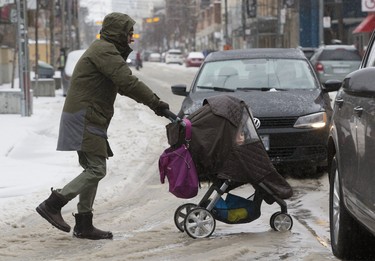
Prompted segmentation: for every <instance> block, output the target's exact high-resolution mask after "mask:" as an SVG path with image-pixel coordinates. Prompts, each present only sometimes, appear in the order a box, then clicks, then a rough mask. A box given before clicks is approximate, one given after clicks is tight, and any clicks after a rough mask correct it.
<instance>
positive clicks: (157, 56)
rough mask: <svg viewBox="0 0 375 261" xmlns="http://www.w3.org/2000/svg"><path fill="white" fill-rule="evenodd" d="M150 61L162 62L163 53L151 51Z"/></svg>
mask: <svg viewBox="0 0 375 261" xmlns="http://www.w3.org/2000/svg"><path fill="white" fill-rule="evenodd" d="M148 61H149V62H158V63H159V62H160V61H161V55H160V53H151V54H150V55H149V56H148Z"/></svg>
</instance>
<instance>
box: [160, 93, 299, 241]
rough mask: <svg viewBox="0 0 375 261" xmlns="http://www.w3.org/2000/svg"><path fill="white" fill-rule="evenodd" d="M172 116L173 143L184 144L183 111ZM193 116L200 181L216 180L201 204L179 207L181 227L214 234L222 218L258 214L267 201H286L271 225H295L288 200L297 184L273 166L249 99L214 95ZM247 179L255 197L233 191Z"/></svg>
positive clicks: (235, 220) (247, 218)
mask: <svg viewBox="0 0 375 261" xmlns="http://www.w3.org/2000/svg"><path fill="white" fill-rule="evenodd" d="M166 115H167V113H166ZM168 117H169V118H170V119H171V120H172V123H171V124H169V125H167V137H168V143H169V145H171V146H179V145H180V144H181V143H183V142H184V137H185V135H184V128H183V127H181V126H180V124H179V122H181V120H180V121H175V122H174V120H175V119H176V117H177V116H175V115H174V116H173V117H171V116H170V114H169V115H168ZM187 118H188V119H189V120H190V122H191V124H192V139H191V142H190V143H189V151H190V152H191V155H192V158H193V161H194V163H195V166H196V170H197V172H198V178H199V181H200V182H205V181H208V182H209V183H210V184H211V185H210V187H209V188H208V191H207V192H206V193H205V194H204V196H203V198H202V199H201V200H200V201H199V203H198V204H194V203H186V204H183V205H180V206H179V207H178V208H177V209H176V211H175V214H174V221H175V225H176V227H177V228H178V230H180V231H181V232H186V233H187V234H188V235H189V236H190V237H192V238H204V237H209V236H211V234H212V233H213V232H214V230H215V227H216V221H220V222H224V223H227V224H240V223H250V222H252V221H254V220H256V219H258V218H259V217H260V216H261V211H260V209H261V204H262V202H263V201H264V202H266V203H267V204H269V205H271V204H273V203H277V204H278V205H279V206H280V211H277V212H275V213H274V214H273V215H272V216H271V218H270V222H269V224H270V226H271V228H272V229H274V230H275V231H282V232H283V231H288V230H290V229H291V228H292V226H293V220H292V217H291V216H290V215H289V214H288V209H287V204H286V202H285V201H284V200H285V199H288V198H290V197H291V196H292V195H293V190H292V188H291V186H290V185H289V184H288V182H287V181H286V180H285V179H284V178H283V177H282V176H281V175H280V174H279V173H278V172H277V170H276V169H275V167H274V166H273V164H272V162H271V160H270V158H269V156H268V154H267V151H266V149H265V147H264V145H263V143H262V140H261V139H260V137H259V135H258V133H257V131H256V128H255V126H254V121H253V116H252V113H251V111H250V108H249V107H248V106H247V105H246V104H245V102H243V101H242V100H239V99H238V98H236V97H234V96H230V95H217V96H212V97H209V98H207V99H206V100H204V102H203V106H202V107H201V108H199V109H198V110H196V111H195V112H193V113H192V114H190V115H189V116H188V117H187ZM174 123H177V124H174ZM245 184H250V185H252V187H253V188H254V189H255V191H253V194H252V195H251V196H250V197H249V198H247V199H246V198H242V197H240V196H237V195H235V194H233V193H229V192H230V191H232V190H234V189H235V188H237V187H239V186H242V185H245Z"/></svg>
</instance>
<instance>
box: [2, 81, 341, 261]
mask: <svg viewBox="0 0 375 261" xmlns="http://www.w3.org/2000/svg"><path fill="white" fill-rule="evenodd" d="M0 88H9V86H6V85H5V86H4V85H3V86H0ZM64 99H65V98H64V97H63V96H62V94H61V90H58V91H57V92H56V97H39V98H34V100H33V107H34V109H33V115H32V116H31V117H21V116H20V115H14V114H13V115H6V114H0V122H1V128H0V144H1V146H0V166H1V171H0V229H1V231H2V233H1V240H0V260H5V261H8V260H9V261H13V260H17V261H18V260H20V261H25V260H33V261H34V260H38V261H39V260H90V259H92V260H111V261H112V260H119V261H120V260H152V261H154V260H215V261H220V260H223V261H224V260H267V261H273V260H274V261H276V260H291V261H295V260H304V261H310V260H311V261H315V260H336V259H334V258H333V257H332V254H331V251H330V248H329V239H328V237H329V230H328V228H329V226H328V221H327V218H328V214H327V213H328V210H327V205H328V203H327V193H326V191H327V182H326V177H322V178H321V179H317V180H304V181H299V180H290V182H291V184H292V186H293V188H295V195H294V197H293V198H292V199H291V200H290V201H288V205H289V211H290V213H291V215H292V216H293V218H294V227H293V229H292V231H290V232H286V233H277V232H274V231H272V229H270V227H269V217H270V216H271V215H272V213H273V212H275V211H277V210H278V207H277V206H274V205H271V206H270V205H267V204H264V206H262V216H261V217H260V218H259V219H258V220H256V221H254V222H252V223H251V224H242V225H228V224H224V223H220V222H217V224H216V229H215V232H214V234H213V235H212V236H211V237H210V238H208V239H196V240H194V239H192V238H190V237H189V236H188V235H186V233H181V232H179V231H177V228H176V227H175V225H174V219H173V216H174V212H175V210H176V208H177V207H178V206H179V205H181V204H183V203H186V202H193V203H198V202H199V200H200V198H201V197H202V196H203V194H204V193H205V192H206V190H207V186H206V185H205V184H204V185H203V187H202V189H201V190H200V192H199V195H198V196H197V197H196V198H194V199H191V200H180V199H177V198H175V197H174V196H173V195H172V194H170V193H169V192H168V191H167V189H168V188H167V185H166V184H160V181H159V173H158V167H157V160H158V157H159V155H160V154H161V153H162V151H163V150H164V149H165V148H166V147H167V141H166V135H165V125H166V124H167V123H168V120H167V119H165V118H161V117H157V116H155V115H154V113H153V112H152V111H151V110H149V109H148V108H147V107H145V106H143V105H141V104H137V103H135V102H134V101H132V100H130V99H128V98H125V97H118V99H117V100H116V103H115V115H114V118H113V121H112V124H111V126H110V128H109V133H108V134H109V142H110V144H111V147H112V149H113V151H114V154H115V156H114V157H113V158H110V159H109V160H108V174H107V177H105V178H104V179H103V180H102V181H101V183H100V184H99V189H98V194H97V199H96V202H95V205H94V208H95V211H94V225H96V226H97V227H99V228H101V229H108V230H111V231H112V232H113V233H114V239H113V240H100V241H91V240H81V239H76V238H73V237H72V235H71V233H64V232H61V231H59V230H57V229H55V228H54V227H52V226H51V225H49V224H48V223H47V222H46V221H45V220H44V219H42V218H41V217H40V216H39V215H38V214H37V213H36V211H35V207H36V206H37V205H38V204H39V203H40V202H42V201H43V200H44V199H45V198H46V197H48V196H49V194H50V188H51V187H55V188H59V187H61V186H63V185H64V184H66V183H67V182H68V181H70V180H71V179H72V178H73V177H75V176H76V175H78V174H79V173H80V171H81V168H80V166H79V164H78V160H77V156H76V154H75V152H58V151H56V141H57V135H58V126H59V118H60V114H61V110H62V106H63V103H64ZM250 190H252V188H251V187H250ZM236 193H237V194H240V195H244V196H249V195H250V194H251V191H249V186H247V187H246V186H245V187H243V188H239V189H238V191H236ZM76 203H77V202H76V200H73V201H71V202H69V203H68V205H66V206H65V207H64V209H63V211H62V214H63V216H64V218H65V220H66V221H67V222H68V223H69V224H70V225H71V226H74V218H73V216H72V215H71V213H75V211H76Z"/></svg>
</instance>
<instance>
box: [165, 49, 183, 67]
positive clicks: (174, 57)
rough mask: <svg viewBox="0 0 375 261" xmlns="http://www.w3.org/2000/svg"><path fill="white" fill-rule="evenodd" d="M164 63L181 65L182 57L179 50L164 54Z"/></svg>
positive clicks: (171, 50)
mask: <svg viewBox="0 0 375 261" xmlns="http://www.w3.org/2000/svg"><path fill="white" fill-rule="evenodd" d="M165 63H166V64H169V63H178V64H180V65H182V64H183V63H184V57H183V55H182V52H181V50H179V49H170V50H168V51H167V53H166V54H165Z"/></svg>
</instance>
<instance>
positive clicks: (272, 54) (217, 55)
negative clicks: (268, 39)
mask: <svg viewBox="0 0 375 261" xmlns="http://www.w3.org/2000/svg"><path fill="white" fill-rule="evenodd" d="M261 58H265V59H267V58H275V59H302V60H307V58H306V56H305V54H304V53H303V52H302V51H301V50H300V49H297V48H252V49H236V50H227V51H217V52H212V53H210V54H209V55H208V56H207V57H206V60H205V61H206V62H212V61H222V60H237V59H261Z"/></svg>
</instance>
